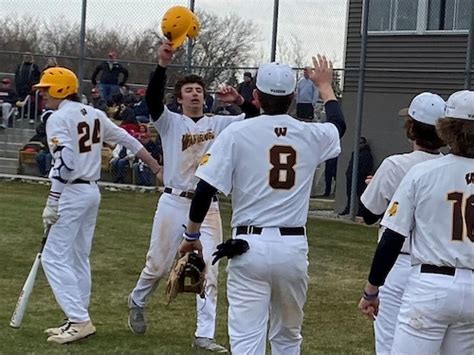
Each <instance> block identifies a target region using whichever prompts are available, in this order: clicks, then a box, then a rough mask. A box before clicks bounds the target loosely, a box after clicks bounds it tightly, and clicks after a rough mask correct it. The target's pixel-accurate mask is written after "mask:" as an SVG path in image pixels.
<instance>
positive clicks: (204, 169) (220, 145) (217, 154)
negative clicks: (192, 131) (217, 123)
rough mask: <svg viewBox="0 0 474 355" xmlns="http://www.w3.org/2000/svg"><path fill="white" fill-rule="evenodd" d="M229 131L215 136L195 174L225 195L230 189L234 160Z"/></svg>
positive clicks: (233, 149)
mask: <svg viewBox="0 0 474 355" xmlns="http://www.w3.org/2000/svg"><path fill="white" fill-rule="evenodd" d="M229 132H230V131H229V130H224V132H223V133H222V134H221V135H219V136H218V137H217V139H216V140H215V141H214V144H213V145H212V146H211V149H209V151H208V152H207V153H206V154H205V155H204V157H203V158H202V159H201V162H200V163H199V166H198V168H197V170H196V174H195V175H196V176H197V177H198V178H200V179H202V180H204V181H206V182H207V183H208V184H209V185H211V186H214V187H215V188H216V189H217V190H219V191H221V192H222V193H223V194H225V195H226V196H227V195H229V194H230V192H231V191H232V177H233V171H234V161H235V143H234V139H233V136H232V134H229Z"/></svg>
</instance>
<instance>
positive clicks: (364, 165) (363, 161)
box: [341, 137, 374, 216]
mask: <svg viewBox="0 0 474 355" xmlns="http://www.w3.org/2000/svg"><path fill="white" fill-rule="evenodd" d="M353 166H354V152H352V155H351V160H350V161H349V166H348V167H347V170H346V181H347V183H346V194H347V202H346V208H344V211H342V212H341V215H346V214H349V212H350V205H351V204H350V202H351V190H352V169H353ZM373 170H374V158H373V156H372V152H371V150H370V146H369V144H368V142H367V138H365V137H360V141H359V169H358V173H357V206H358V207H357V213H356V214H357V215H358V216H360V215H361V214H362V205H361V202H360V197H361V196H362V194H363V193H364V190H365V188H366V187H367V185H366V183H365V178H366V177H367V176H369V175H372V173H373Z"/></svg>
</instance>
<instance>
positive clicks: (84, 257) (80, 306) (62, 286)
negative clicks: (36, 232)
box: [41, 183, 100, 322]
mask: <svg viewBox="0 0 474 355" xmlns="http://www.w3.org/2000/svg"><path fill="white" fill-rule="evenodd" d="M99 203H100V191H99V187H98V186H97V184H96V183H91V184H90V185H89V184H75V185H67V186H66V187H65V188H64V191H63V192H62V194H61V197H60V198H59V210H58V211H59V219H58V221H57V222H56V223H55V224H54V225H53V226H52V227H51V229H50V231H49V235H48V239H47V241H46V244H45V246H44V250H43V254H42V255H41V262H42V265H43V270H44V273H45V275H46V278H47V279H48V282H49V284H50V286H51V289H52V290H53V293H54V296H55V298H56V301H57V302H58V304H59V306H60V307H61V309H62V310H63V312H64V313H65V315H66V317H67V318H68V319H69V320H70V321H71V322H86V321H89V320H90V317H89V311H88V308H89V302H90V296H91V283H92V280H91V268H90V263H89V255H90V252H91V246H92V238H93V237H94V229H95V223H96V219H97V212H98V210H99Z"/></svg>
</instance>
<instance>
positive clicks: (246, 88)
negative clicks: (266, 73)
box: [237, 72, 256, 102]
mask: <svg viewBox="0 0 474 355" xmlns="http://www.w3.org/2000/svg"><path fill="white" fill-rule="evenodd" d="M255 89H256V86H255V83H254V81H253V78H252V73H250V72H245V73H244V81H242V82H241V83H240V84H239V85H238V86H237V92H238V93H239V94H240V95H242V97H243V98H244V100H245V101H248V102H252V100H253V91H254V90H255Z"/></svg>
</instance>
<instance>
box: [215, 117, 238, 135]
mask: <svg viewBox="0 0 474 355" xmlns="http://www.w3.org/2000/svg"><path fill="white" fill-rule="evenodd" d="M213 119H214V120H215V128H214V132H215V133H216V134H217V135H219V134H221V132H222V131H223V130H224V129H225V128H226V127H228V126H229V125H230V124H232V123H234V122H239V121H242V120H244V119H245V113H241V114H240V115H233V116H223V115H222V116H221V115H216V116H214V118H213Z"/></svg>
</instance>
